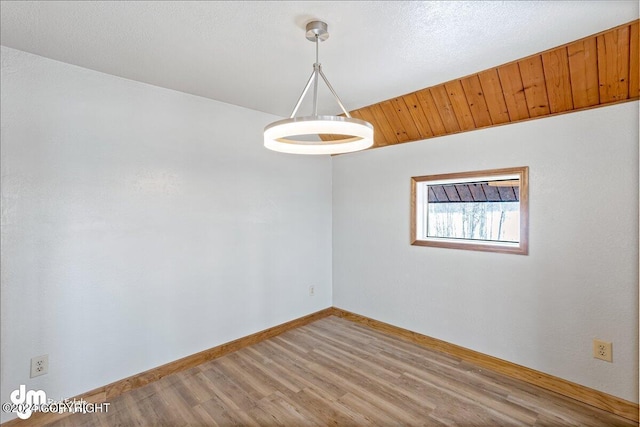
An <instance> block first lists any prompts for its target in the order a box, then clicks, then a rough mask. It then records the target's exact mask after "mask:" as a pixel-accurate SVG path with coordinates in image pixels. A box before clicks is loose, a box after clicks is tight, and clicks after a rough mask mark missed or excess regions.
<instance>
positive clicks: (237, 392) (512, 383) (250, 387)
mask: <svg viewBox="0 0 640 427" xmlns="http://www.w3.org/2000/svg"><path fill="white" fill-rule="evenodd" d="M49 425H50V426H55V427H66V426H83V427H89V426H152V425H153V426H228V425H243V426H245V425H246V426H265V425H267V426H271V425H284V426H327V425H339V426H360V425H382V426H387V425H411V426H441V425H447V426H452V425H457V426H567V425H569V426H637V424H636V423H634V422H632V421H630V420H626V419H624V418H621V417H618V416H615V415H613V414H610V413H608V412H605V411H602V410H599V409H597V408H594V407H591V406H588V405H585V404H582V403H579V402H576V401H574V400H572V399H569V398H566V397H563V396H560V395H558V394H556V393H553V392H548V391H545V390H542V389H540V388H537V387H535V386H532V385H529V384H527V383H524V382H522V381H519V380H515V379H510V378H508V377H505V376H503V375H501V374H497V373H494V372H492V371H488V370H485V369H481V368H478V367H476V366H474V365H472V364H469V363H467V362H462V361H460V360H458V359H456V358H453V357H450V356H448V355H445V354H442V353H438V352H435V351H431V350H428V349H426V348H424V347H421V346H419V345H417V344H413V343H410V342H407V341H404V340H402V339H399V338H396V337H393V336H390V335H387V334H384V333H382V332H378V331H375V330H373V329H370V328H368V327H366V326H363V325H360V324H356V323H352V322H350V321H347V320H344V319H340V318H337V317H333V316H331V317H327V318H324V319H321V320H318V321H316V322H313V323H311V324H308V325H306V326H303V327H300V328H297V329H294V330H290V331H288V332H285V333H283V334H282V335H279V336H276V337H274V338H270V339H268V340H266V341H263V342H260V343H258V344H255V345H252V346H250V347H246V348H243V349H241V350H238V351H236V352H234V353H231V354H228V355H226V356H223V357H220V358H218V359H215V360H212V361H209V362H206V363H204V364H202V365H199V366H197V367H195V368H192V369H189V370H186V371H183V372H180V373H177V374H173V375H169V376H167V377H164V378H163V379H161V380H159V381H156V382H154V383H151V384H148V385H146V386H144V387H141V388H138V389H136V390H133V391H130V392H127V393H124V394H122V395H120V396H118V397H116V398H114V399H113V400H111V401H110V407H109V411H108V412H107V413H102V414H75V415H72V416H70V417H67V418H64V419H61V420H58V421H56V422H54V423H52V424H49Z"/></svg>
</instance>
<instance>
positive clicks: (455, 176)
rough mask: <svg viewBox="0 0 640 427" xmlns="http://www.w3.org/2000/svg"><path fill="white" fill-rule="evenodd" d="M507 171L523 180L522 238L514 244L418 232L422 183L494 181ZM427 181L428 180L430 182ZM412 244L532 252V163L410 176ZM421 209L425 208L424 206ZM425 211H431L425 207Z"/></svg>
mask: <svg viewBox="0 0 640 427" xmlns="http://www.w3.org/2000/svg"><path fill="white" fill-rule="evenodd" d="M505 175H517V176H518V179H519V180H520V241H519V242H518V243H514V244H507V243H498V242H495V241H485V242H482V243H480V242H479V241H478V240H470V239H456V241H452V239H450V238H445V237H428V238H422V237H419V236H418V230H419V227H418V223H417V221H419V220H422V218H424V217H423V216H420V215H418V209H419V206H418V187H419V186H420V185H422V183H426V182H435V181H445V180H446V181H451V183H461V184H462V183H468V182H475V181H491V180H492V178H493V179H499V178H501V177H504V176H505ZM427 185H428V184H427ZM410 209H411V239H410V242H411V245H413V246H431V247H439V248H450V249H466V250H472V251H485V252H498V253H509V254H517V255H528V254H529V167H528V166H520V167H513V168H503V169H489V170H482V171H472V172H457V173H447V174H438V175H424V176H414V177H411V208H410ZM421 210H422V209H421ZM426 211H427V212H426V213H425V215H428V209H426Z"/></svg>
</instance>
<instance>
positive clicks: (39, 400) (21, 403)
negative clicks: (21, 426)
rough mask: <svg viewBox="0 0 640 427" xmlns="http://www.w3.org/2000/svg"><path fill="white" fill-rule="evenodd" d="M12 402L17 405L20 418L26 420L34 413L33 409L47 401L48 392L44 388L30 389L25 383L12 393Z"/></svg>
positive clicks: (17, 413)
mask: <svg viewBox="0 0 640 427" xmlns="http://www.w3.org/2000/svg"><path fill="white" fill-rule="evenodd" d="M10 397H11V402H12V403H14V404H15V405H16V408H17V410H16V415H18V418H20V419H23V420H26V419H27V418H29V417H30V416H31V414H32V413H33V409H34V408H37V407H39V406H40V405H45V404H46V403H47V394H46V393H45V392H44V391H43V390H29V391H27V387H26V386H25V385H24V384H21V385H20V388H18V390H14V391H12V392H11V394H10Z"/></svg>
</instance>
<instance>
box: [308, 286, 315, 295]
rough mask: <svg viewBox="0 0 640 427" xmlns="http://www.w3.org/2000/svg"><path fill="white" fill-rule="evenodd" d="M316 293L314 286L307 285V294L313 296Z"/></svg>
mask: <svg viewBox="0 0 640 427" xmlns="http://www.w3.org/2000/svg"><path fill="white" fill-rule="evenodd" d="M315 294H316V287H315V286H313V285H311V286H309V295H311V296H314V295H315Z"/></svg>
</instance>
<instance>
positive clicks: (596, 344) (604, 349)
mask: <svg viewBox="0 0 640 427" xmlns="http://www.w3.org/2000/svg"><path fill="white" fill-rule="evenodd" d="M593 357H595V358H596V359H602V360H606V361H607V362H613V348H612V344H611V343H610V342H606V341H601V340H597V339H594V340H593Z"/></svg>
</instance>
